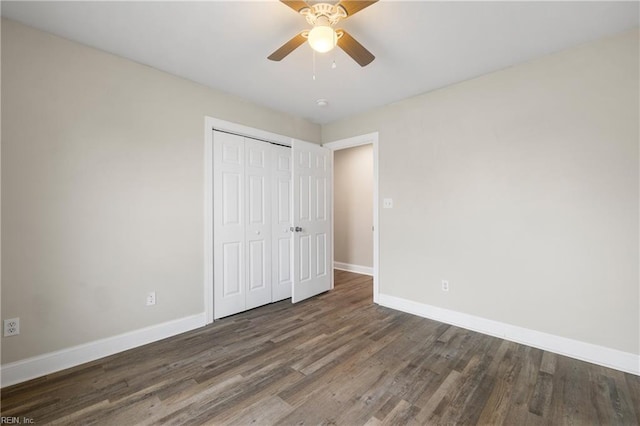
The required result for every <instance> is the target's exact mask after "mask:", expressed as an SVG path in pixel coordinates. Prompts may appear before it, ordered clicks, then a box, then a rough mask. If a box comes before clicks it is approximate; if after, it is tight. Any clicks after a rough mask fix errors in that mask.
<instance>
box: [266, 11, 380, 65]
mask: <svg viewBox="0 0 640 426" xmlns="http://www.w3.org/2000/svg"><path fill="white" fill-rule="evenodd" d="M280 1H281V2H282V3H284V4H285V5H287V6H289V7H290V8H291V9H293V10H295V11H296V12H298V13H300V14H301V15H302V16H304V17H305V18H306V19H307V22H308V23H309V25H313V28H312V29H311V30H305V31H301V32H300V33H298V34H297V35H296V36H295V37H293V38H292V39H291V40H289V41H288V42H286V43H285V44H283V45H282V47H280V48H279V49H278V50H276V51H275V52H273V53H272V54H271V55H269V57H268V59H270V60H272V61H281V60H282V59H284V58H285V57H286V56H287V55H288V54H289V53H291V52H293V51H294V50H295V49H297V48H298V47H299V46H300V45H302V44H303V43H304V42H305V41H308V42H309V45H310V46H311V48H312V49H313V50H315V51H316V52H320V53H324V52H328V51H330V50H331V49H333V48H334V47H335V46H336V45H337V46H338V47H340V48H341V49H342V50H344V52H345V53H346V54H347V55H349V56H351V58H353V60H354V61H356V62H357V63H358V64H360V66H362V67H364V66H366V65H369V64H370V63H371V61H373V60H374V59H375V56H373V55H372V54H371V52H369V51H368V50H367V49H365V48H364V46H363V45H361V44H360V43H358V42H357V41H356V39H354V38H353V37H352V36H351V35H349V33H347V32H346V31H345V30H342V29H334V27H335V25H336V24H337V23H338V22H340V21H342V20H344V19H347V18H348V17H350V16H353V15H355V14H356V13H357V12H359V11H361V10H362V9H364V8H365V7H368V6H371V5H372V4H374V3H376V2H377V1H378V0H371V1H360V0H355V1H350V0H342V1H340V2H339V3H337V4H329V3H314V4H307V2H305V1H300V0H298V1H296V0H293V1H288V0H280Z"/></svg>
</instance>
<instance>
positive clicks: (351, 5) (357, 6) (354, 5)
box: [292, 0, 378, 17]
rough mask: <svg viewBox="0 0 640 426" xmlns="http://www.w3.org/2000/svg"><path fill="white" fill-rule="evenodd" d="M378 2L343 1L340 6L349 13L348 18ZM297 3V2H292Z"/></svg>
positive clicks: (361, 0) (372, 0)
mask: <svg viewBox="0 0 640 426" xmlns="http://www.w3.org/2000/svg"><path fill="white" fill-rule="evenodd" d="M377 1H378V0H370V1H363V0H342V1H341V2H340V3H339V4H338V6H342V7H343V8H344V10H345V11H346V12H347V17H349V16H352V15H355V14H356V13H358V12H360V11H361V10H362V9H364V8H365V7H369V6H371V5H372V4H374V3H376V2H377ZM292 3H295V2H292Z"/></svg>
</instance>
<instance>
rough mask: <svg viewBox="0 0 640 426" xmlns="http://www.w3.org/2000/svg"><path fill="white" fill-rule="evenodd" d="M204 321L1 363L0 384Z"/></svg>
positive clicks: (199, 318)
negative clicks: (0, 375) (0, 377)
mask: <svg viewBox="0 0 640 426" xmlns="http://www.w3.org/2000/svg"><path fill="white" fill-rule="evenodd" d="M205 324H206V316H205V314H204V313H201V314H198V315H192V316H189V317H185V318H180V319H177V320H173V321H168V322H165V323H162V324H158V325H153V326H150V327H145V328H141V329H139V330H135V331H131V332H128V333H124V334H120V335H118V336H113V337H108V338H106V339H100V340H96V341H95V342H90V343H85V344H83V345H78V346H74V347H71V348H67V349H62V350H59V351H55V352H50V353H48V354H44V355H39V356H35V357H32V358H27V359H23V360H20V361H16V362H11V363H8V364H4V365H2V367H1V369H0V370H1V372H2V379H1V386H2V387H6V386H10V385H14V384H16V383H21V382H24V381H27V380H31V379H35V378H36V377H40V376H44V375H46V374H51V373H55V372H56V371H61V370H64V369H66V368H70V367H75V366H77V365H80V364H83V363H85V362H90V361H95V360H96V359H100V358H104V357H106V356H109V355H113V354H115V353H118V352H122V351H126V350H127V349H132V348H135V347H138V346H142V345H146V344H147V343H152V342H156V341H158V340H162V339H165V338H167V337H171V336H175V335H176V334H180V333H184V332H186V331H190V330H193V329H196V328H199V327H203V326H204V325H205Z"/></svg>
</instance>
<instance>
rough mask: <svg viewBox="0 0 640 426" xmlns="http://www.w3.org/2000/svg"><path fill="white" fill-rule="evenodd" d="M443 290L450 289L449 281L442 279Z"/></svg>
mask: <svg viewBox="0 0 640 426" xmlns="http://www.w3.org/2000/svg"><path fill="white" fill-rule="evenodd" d="M442 291H449V281H447V280H442Z"/></svg>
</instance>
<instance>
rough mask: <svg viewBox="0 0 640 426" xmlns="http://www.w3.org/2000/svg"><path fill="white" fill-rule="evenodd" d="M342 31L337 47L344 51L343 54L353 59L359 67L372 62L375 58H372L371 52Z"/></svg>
mask: <svg viewBox="0 0 640 426" xmlns="http://www.w3.org/2000/svg"><path fill="white" fill-rule="evenodd" d="M338 31H342V37H340V38H339V39H338V46H339V47H340V48H341V49H342V50H344V51H345V53H346V54H347V55H349V56H351V57H352V58H353V60H354V61H356V62H357V63H358V64H360V66H361V67H364V66H367V65H369V64H370V63H371V61H373V60H374V59H375V58H376V57H375V56H373V54H372V53H371V52H369V51H368V50H367V49H365V47H364V46H363V45H361V44H360V43H358V41H357V40H356V39H355V38H353V37H351V35H349V33H348V32H346V31H345V30H338Z"/></svg>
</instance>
